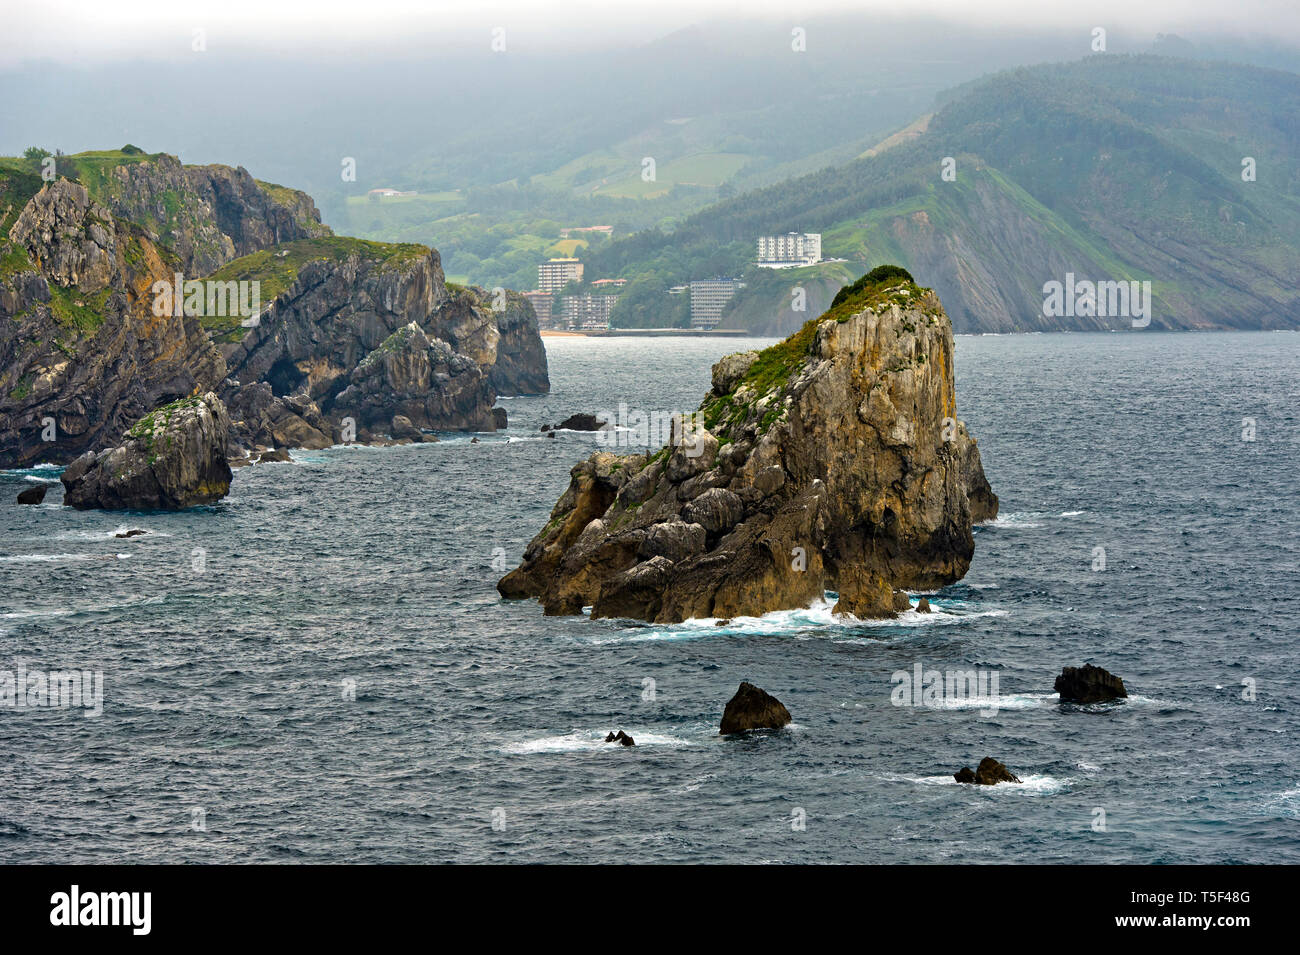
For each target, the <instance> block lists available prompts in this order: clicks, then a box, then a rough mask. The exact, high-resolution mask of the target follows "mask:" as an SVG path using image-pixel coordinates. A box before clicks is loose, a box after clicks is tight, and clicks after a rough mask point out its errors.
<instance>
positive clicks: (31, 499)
mask: <svg viewBox="0 0 1300 955" xmlns="http://www.w3.org/2000/svg"><path fill="white" fill-rule="evenodd" d="M47 489H48V488H47V487H46V485H44V484H33V485H32V486H31V487H28V488H23V490H21V491H19V492H18V503H19V504H40V503H41V502H42V501H44V500H45V492H46V490H47Z"/></svg>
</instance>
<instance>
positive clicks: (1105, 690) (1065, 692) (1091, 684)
mask: <svg viewBox="0 0 1300 955" xmlns="http://www.w3.org/2000/svg"><path fill="white" fill-rule="evenodd" d="M1054 689H1055V690H1056V692H1057V693H1059V694H1061V702H1062V703H1104V702H1106V701H1107V700H1116V699H1121V698H1124V697H1127V696H1128V690H1126V689H1124V681H1123V680H1121V679H1120V678H1119V677H1117V676H1115V675H1114V674H1113V673H1108V672H1106V671H1105V670H1103V669H1102V668H1101V667H1095V666H1093V665H1092V664H1091V663H1085V664H1084V665H1083V666H1081V667H1065V668H1064V669H1063V670H1061V675H1060V676H1058V677H1057V678H1056V683H1055V685H1054Z"/></svg>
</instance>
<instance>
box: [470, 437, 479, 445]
mask: <svg viewBox="0 0 1300 955" xmlns="http://www.w3.org/2000/svg"><path fill="white" fill-rule="evenodd" d="M469 443H470V444H478V438H470V439H469Z"/></svg>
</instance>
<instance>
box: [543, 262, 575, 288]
mask: <svg viewBox="0 0 1300 955" xmlns="http://www.w3.org/2000/svg"><path fill="white" fill-rule="evenodd" d="M581 281H582V262H580V261H579V260H578V259H550V260H548V261H546V262H543V263H542V264H541V265H539V266H537V287H538V288H539V289H540V290H541V291H543V292H558V291H559V290H560V289H562V288H564V286H566V285H568V284H569V283H570V282H581Z"/></svg>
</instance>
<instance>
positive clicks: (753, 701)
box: [718, 683, 790, 736]
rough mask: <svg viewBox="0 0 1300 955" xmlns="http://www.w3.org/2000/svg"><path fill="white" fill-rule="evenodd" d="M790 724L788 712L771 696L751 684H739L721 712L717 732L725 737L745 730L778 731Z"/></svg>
mask: <svg viewBox="0 0 1300 955" xmlns="http://www.w3.org/2000/svg"><path fill="white" fill-rule="evenodd" d="M789 722H790V711H789V710H787V709H786V708H785V706H784V705H783V704H782V703H781V701H780V700H778V699H777V698H776V697H774V696H773V695H772V694H770V693H768V692H766V691H765V690H761V689H759V688H758V687H756V686H754V684H752V683H741V684H740V689H738V690H736V695H735V696H733V697H732V698H731V699H730V700H728V701H727V706H726V709H724V710H723V711H722V725H721V726H720V727H719V729H718V731H719V732H720V733H721V734H722V735H724V736H726V735H729V734H731V733H743V732H744V731H745V730H756V729H780V728H781V727H782V726H785V725H786V724H787V723H789Z"/></svg>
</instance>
